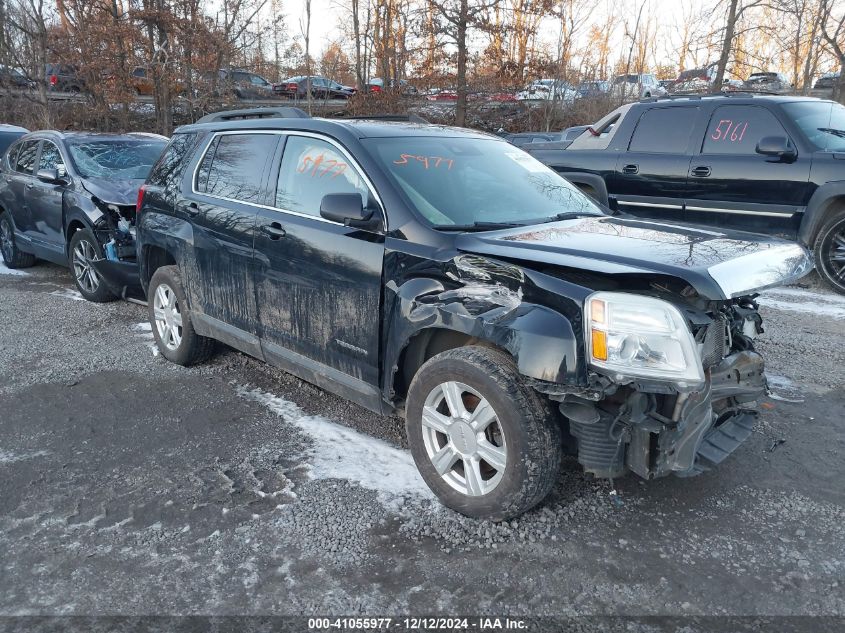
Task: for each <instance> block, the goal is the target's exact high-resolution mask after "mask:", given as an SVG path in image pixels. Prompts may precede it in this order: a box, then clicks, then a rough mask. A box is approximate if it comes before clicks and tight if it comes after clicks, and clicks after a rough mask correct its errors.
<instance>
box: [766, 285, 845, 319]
mask: <svg viewBox="0 0 845 633" xmlns="http://www.w3.org/2000/svg"><path fill="white" fill-rule="evenodd" d="M760 306H761V307H763V308H774V309H775V310H781V311H786V312H801V313H804V314H816V315H820V316H828V317H832V318H834V319H845V297H843V296H840V295H835V294H827V293H823V292H813V291H811V290H801V289H800V288H777V289H775V290H766V291H765V292H763V293H761V295H760Z"/></svg>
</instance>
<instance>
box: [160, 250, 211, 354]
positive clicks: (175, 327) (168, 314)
mask: <svg viewBox="0 0 845 633" xmlns="http://www.w3.org/2000/svg"><path fill="white" fill-rule="evenodd" d="M148 297H149V298H148V300H147V305H148V311H149V318H150V325H151V326H152V331H153V337H154V338H155V341H156V344H157V345H158V349H159V351H160V352H161V354H162V356H164V357H165V358H166V359H167V360H169V361H171V362H173V363H176V364H177V365H184V366H185V367H188V366H190V365H196V364H197V363H202V362H204V361H206V360H208V359H209V358H210V357H211V354H212V353H213V352H214V339H211V338H207V337H205V336H200V335H199V334H197V333H196V332H195V331H194V326H193V323H192V322H191V313H190V311H189V310H188V302H187V301H186V300H185V290H184V287H183V286H182V277H181V275H180V274H179V269H178V268H177V267H176V266H162V267H161V268H159V269H158V270H156V271H155V273H154V274H153V277H152V279H150V289H149V293H148Z"/></svg>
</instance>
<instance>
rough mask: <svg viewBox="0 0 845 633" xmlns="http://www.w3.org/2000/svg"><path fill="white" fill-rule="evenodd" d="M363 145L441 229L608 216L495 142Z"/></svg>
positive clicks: (375, 141)
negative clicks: (587, 216)
mask: <svg viewBox="0 0 845 633" xmlns="http://www.w3.org/2000/svg"><path fill="white" fill-rule="evenodd" d="M363 142H364V143H365V144H366V145H367V148H368V149H369V151H370V153H371V154H373V156H375V158H376V159H377V160H378V162H379V163H381V165H382V166H383V167H384V169H385V171H387V172H388V173H389V174H390V175H391V176H392V177H393V178H394V180H395V182H396V183H397V184H398V186H399V188H400V189H401V190H402V191H403V192H404V193H405V194H406V196H407V197H408V198H409V199H410V202H411V203H412V204H413V206H414V207H415V208H416V210H417V211H418V212H419V214H420V215H421V216H423V217H424V218H425V219H426V220H427V221H428V222H429V223H431V224H432V225H434V226H435V227H437V228H443V229H449V228H450V227H453V228H458V227H473V226H478V227H479V228H489V227H491V226H492V225H503V226H504V225H524V224H535V223H540V222H548V221H551V220H555V219H561V218H563V217H564V216H570V215H573V216H577V215H602V211H601V209H600V208H599V206H598V205H597V204H596V203H595V202H594V201H593V200H592V199H591V198H588V197H587V196H586V195H584V194H583V193H581V191H580V190H579V189H578V188H577V187H575V186H574V185H572V184H571V183H570V182H569V181H567V180H565V179H564V178H562V177H561V176H559V175H558V174H557V173H556V172H554V171H553V170H551V169H549V168H548V167H546V166H545V165H543V164H542V163H541V162H540V161H538V160H536V159H535V158H534V157H532V156H530V155H528V154H527V153H525V152H523V151H522V150H520V149H518V148H516V147H514V146H513V145H510V144H509V143H506V142H504V141H500V140H496V139H478V138H461V137H458V138H438V137H425V136H418V137H405V138H369V139H364V140H363Z"/></svg>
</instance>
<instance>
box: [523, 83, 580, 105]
mask: <svg viewBox="0 0 845 633" xmlns="http://www.w3.org/2000/svg"><path fill="white" fill-rule="evenodd" d="M577 95H578V92H577V91H576V90H575V88H573V87H572V85H571V84H569V83H567V82H565V81H561V80H559V79H536V80H535V81H532V82H531V83H530V84H528V86H526V87H525V89H523V90H521V91H520V92H518V93H517V94H516V98H517V99H519V100H520V101H531V100H540V101H561V102H563V103H572V102H573V101H575V98H576V96H577Z"/></svg>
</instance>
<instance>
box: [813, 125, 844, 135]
mask: <svg viewBox="0 0 845 633" xmlns="http://www.w3.org/2000/svg"><path fill="white" fill-rule="evenodd" d="M818 130H819V132H827V133H828V134H833V135H834V136H838V137H840V138H845V130H837V129H836V128H833V127H820V128H818Z"/></svg>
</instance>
